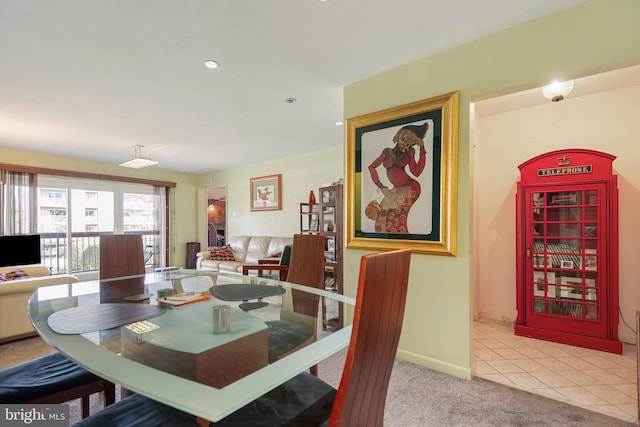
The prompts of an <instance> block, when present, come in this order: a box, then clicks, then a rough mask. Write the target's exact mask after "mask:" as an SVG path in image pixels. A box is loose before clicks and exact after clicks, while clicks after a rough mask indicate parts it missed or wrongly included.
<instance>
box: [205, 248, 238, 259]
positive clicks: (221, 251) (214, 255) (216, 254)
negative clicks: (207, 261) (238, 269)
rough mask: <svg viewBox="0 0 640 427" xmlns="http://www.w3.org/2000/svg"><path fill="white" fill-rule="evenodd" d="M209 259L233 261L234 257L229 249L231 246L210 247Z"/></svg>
mask: <svg viewBox="0 0 640 427" xmlns="http://www.w3.org/2000/svg"><path fill="white" fill-rule="evenodd" d="M209 250H210V251H211V259H213V260H218V261H235V260H236V257H235V255H234V254H233V251H232V250H231V246H229V245H225V246H220V247H211V248H209Z"/></svg>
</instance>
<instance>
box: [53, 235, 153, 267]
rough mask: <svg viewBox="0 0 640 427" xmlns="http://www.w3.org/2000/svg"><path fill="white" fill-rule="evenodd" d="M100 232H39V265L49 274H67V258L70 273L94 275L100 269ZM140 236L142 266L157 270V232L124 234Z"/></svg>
mask: <svg viewBox="0 0 640 427" xmlns="http://www.w3.org/2000/svg"><path fill="white" fill-rule="evenodd" d="M102 234H113V233H104V232H97V231H96V232H81V233H71V241H69V239H67V234H66V233H40V248H41V251H42V258H41V263H42V264H43V265H46V266H47V267H49V268H50V269H51V274H64V273H67V258H68V257H71V271H70V272H69V273H70V274H79V273H90V272H96V271H98V270H99V269H100V235H102ZM125 234H142V246H143V247H144V260H145V265H146V266H147V267H150V268H155V267H160V251H159V248H160V232H159V231H157V230H148V231H136V232H128V233H125Z"/></svg>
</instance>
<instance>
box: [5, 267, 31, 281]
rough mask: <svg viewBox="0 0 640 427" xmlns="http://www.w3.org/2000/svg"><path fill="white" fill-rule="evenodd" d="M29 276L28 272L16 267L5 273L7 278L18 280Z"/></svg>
mask: <svg viewBox="0 0 640 427" xmlns="http://www.w3.org/2000/svg"><path fill="white" fill-rule="evenodd" d="M28 276H29V275H28V274H27V272H26V271H24V270H23V269H21V268H16V269H15V270H13V271H10V272H8V273H7V274H5V275H4V277H5V278H6V279H7V280H17V279H21V278H23V277H28Z"/></svg>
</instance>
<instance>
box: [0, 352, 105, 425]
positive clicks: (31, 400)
mask: <svg viewBox="0 0 640 427" xmlns="http://www.w3.org/2000/svg"><path fill="white" fill-rule="evenodd" d="M101 392H102V393H104V402H105V406H106V405H111V404H112V403H114V402H115V396H116V392H115V385H114V384H113V383H111V382H109V381H107V380H104V379H102V378H100V377H98V376H96V375H94V374H92V373H91V372H89V371H87V370H85V369H84V368H82V367H80V366H79V365H77V364H75V363H73V362H72V361H71V360H69V359H67V358H66V357H65V356H64V355H63V354H62V353H59V352H54V353H51V354H48V355H46V356H42V357H39V358H37V359H33V360H30V361H28V362H25V363H22V364H20V365H16V366H12V367H10V368H6V369H3V370H2V371H0V402H2V403H4V404H9V403H13V404H41V403H64V402H68V401H70V400H74V399H78V398H81V399H82V417H83V418H85V417H87V416H89V396H90V395H91V394H93V393H101Z"/></svg>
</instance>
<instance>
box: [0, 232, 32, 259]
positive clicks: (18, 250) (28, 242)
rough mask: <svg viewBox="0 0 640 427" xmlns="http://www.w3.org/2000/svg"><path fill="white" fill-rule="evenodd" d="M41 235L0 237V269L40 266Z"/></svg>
mask: <svg viewBox="0 0 640 427" xmlns="http://www.w3.org/2000/svg"><path fill="white" fill-rule="evenodd" d="M40 256H41V254H40V235H39V234H14V235H11V236H0V267H5V266H11V265H27V264H40Z"/></svg>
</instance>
